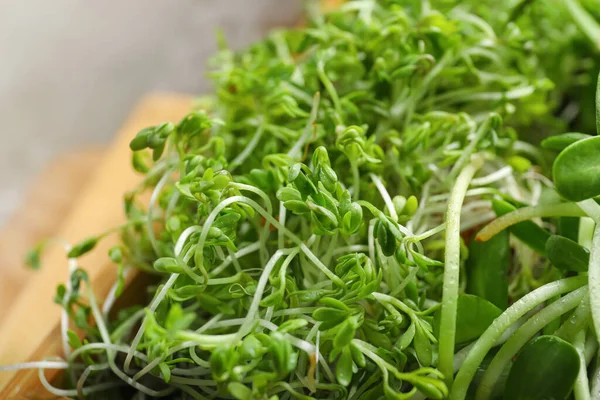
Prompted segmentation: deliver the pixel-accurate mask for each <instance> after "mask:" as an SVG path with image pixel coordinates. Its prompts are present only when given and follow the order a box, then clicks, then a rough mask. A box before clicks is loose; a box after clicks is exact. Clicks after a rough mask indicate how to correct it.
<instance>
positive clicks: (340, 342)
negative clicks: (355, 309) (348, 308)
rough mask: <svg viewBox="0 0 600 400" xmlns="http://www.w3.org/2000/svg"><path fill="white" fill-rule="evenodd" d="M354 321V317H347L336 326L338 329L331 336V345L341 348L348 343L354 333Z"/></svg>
mask: <svg viewBox="0 0 600 400" xmlns="http://www.w3.org/2000/svg"><path fill="white" fill-rule="evenodd" d="M356 328H357V326H356V322H355V320H354V318H348V319H347V320H346V321H344V322H343V323H342V324H340V326H339V327H338V331H337V333H336V334H335V337H334V338H333V347H334V348H337V349H341V348H343V347H346V346H347V345H349V344H350V342H351V341H352V339H354V335H355V334H356Z"/></svg>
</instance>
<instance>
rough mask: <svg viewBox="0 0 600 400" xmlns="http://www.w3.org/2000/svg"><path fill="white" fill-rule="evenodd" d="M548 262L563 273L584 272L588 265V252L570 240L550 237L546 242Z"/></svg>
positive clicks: (556, 236) (561, 237) (555, 236)
mask: <svg viewBox="0 0 600 400" xmlns="http://www.w3.org/2000/svg"><path fill="white" fill-rule="evenodd" d="M546 253H547V254H548V259H549V260H550V262H551V263H552V264H553V265H554V266H555V267H556V268H558V269H560V270H563V271H575V272H585V271H587V270H588V265H589V263H590V252H589V250H588V249H586V248H585V247H583V246H580V245H579V244H577V243H576V242H574V241H572V240H571V239H567V238H566V237H563V236H559V235H552V236H550V239H548V241H547V242H546Z"/></svg>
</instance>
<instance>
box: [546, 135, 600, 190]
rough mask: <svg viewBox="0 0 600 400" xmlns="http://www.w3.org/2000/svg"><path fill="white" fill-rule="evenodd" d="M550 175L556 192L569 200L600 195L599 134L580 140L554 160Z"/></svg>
mask: <svg viewBox="0 0 600 400" xmlns="http://www.w3.org/2000/svg"><path fill="white" fill-rule="evenodd" d="M552 175H553V176H554V183H555V185H556V190H557V191H558V193H559V194H560V195H561V196H563V197H564V198H566V199H567V200H571V201H582V200H585V199H589V198H591V197H595V196H598V195H600V136H594V137H591V138H588V139H584V140H580V141H578V142H575V143H573V144H572V145H570V146H569V147H567V148H566V149H564V150H563V151H562V152H561V153H560V154H559V155H558V157H557V158H556V160H555V161H554V165H553V167H552Z"/></svg>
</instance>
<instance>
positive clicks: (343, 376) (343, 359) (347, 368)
mask: <svg viewBox="0 0 600 400" xmlns="http://www.w3.org/2000/svg"><path fill="white" fill-rule="evenodd" d="M335 378H336V380H337V381H338V383H339V384H340V385H342V386H348V385H349V384H350V382H351V381H352V354H351V353H350V349H349V347H348V346H346V347H344V349H343V350H342V354H340V358H339V359H338V361H337V363H336V364H335Z"/></svg>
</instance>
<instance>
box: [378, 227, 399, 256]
mask: <svg viewBox="0 0 600 400" xmlns="http://www.w3.org/2000/svg"><path fill="white" fill-rule="evenodd" d="M377 222H378V224H377V228H376V234H377V242H379V246H381V251H382V252H383V254H384V255H385V256H387V257H390V256H392V255H394V253H395V252H396V238H395V237H394V235H392V233H391V232H390V231H389V230H388V228H387V226H386V224H385V223H382V222H381V221H377Z"/></svg>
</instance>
